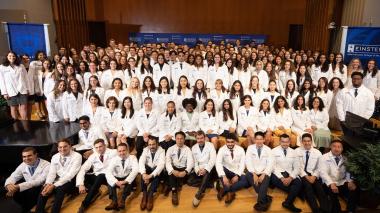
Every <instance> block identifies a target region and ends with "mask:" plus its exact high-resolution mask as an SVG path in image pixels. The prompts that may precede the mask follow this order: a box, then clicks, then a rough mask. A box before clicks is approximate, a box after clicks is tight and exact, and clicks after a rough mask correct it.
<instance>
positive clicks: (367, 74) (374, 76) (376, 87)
mask: <svg viewBox="0 0 380 213" xmlns="http://www.w3.org/2000/svg"><path fill="white" fill-rule="evenodd" d="M363 75H364V78H363V84H364V86H366V87H367V88H368V89H369V90H371V91H372V93H373V95H374V96H375V100H379V98H380V72H379V70H378V67H377V65H376V60H375V59H370V60H368V62H367V67H366V68H365V69H364V71H363Z"/></svg>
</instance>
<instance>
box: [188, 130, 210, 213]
mask: <svg viewBox="0 0 380 213" xmlns="http://www.w3.org/2000/svg"><path fill="white" fill-rule="evenodd" d="M196 139H197V143H196V144H195V145H194V146H193V147H192V148H191V152H192V153H193V158H194V171H193V172H192V173H191V174H190V176H189V179H188V184H189V185H191V186H198V187H199V188H198V191H197V193H196V194H195V197H194V199H193V206H194V207H197V206H199V203H200V201H201V199H202V197H203V194H204V192H205V190H206V187H208V186H212V179H213V176H215V169H214V166H215V160H216V151H215V148H214V145H213V144H212V143H210V142H206V134H205V133H204V132H203V131H202V130H200V131H198V132H197V135H196Z"/></svg>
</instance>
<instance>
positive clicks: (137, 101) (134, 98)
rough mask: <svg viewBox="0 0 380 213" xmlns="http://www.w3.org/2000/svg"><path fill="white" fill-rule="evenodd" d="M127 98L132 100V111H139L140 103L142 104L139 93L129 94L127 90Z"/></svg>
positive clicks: (129, 91)
mask: <svg viewBox="0 0 380 213" xmlns="http://www.w3.org/2000/svg"><path fill="white" fill-rule="evenodd" d="M127 96H129V97H131V98H132V101H133V109H134V110H135V111H138V110H140V109H141V107H142V103H143V99H142V96H141V92H140V91H139V92H135V93H133V92H131V90H128V89H127Z"/></svg>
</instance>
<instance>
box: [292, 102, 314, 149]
mask: <svg viewBox="0 0 380 213" xmlns="http://www.w3.org/2000/svg"><path fill="white" fill-rule="evenodd" d="M291 113H292V119H293V125H292V132H293V133H295V134H297V146H301V135H302V134H303V133H304V132H308V133H310V134H313V129H312V128H311V120H310V111H309V108H308V106H307V105H306V103H305V98H304V97H303V96H302V95H298V96H297V98H296V99H295V102H294V106H293V107H292V109H291ZM313 147H315V144H313Z"/></svg>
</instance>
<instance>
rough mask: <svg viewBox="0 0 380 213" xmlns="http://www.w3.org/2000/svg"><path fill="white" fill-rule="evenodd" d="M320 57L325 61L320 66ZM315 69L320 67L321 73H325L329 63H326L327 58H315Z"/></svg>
mask: <svg viewBox="0 0 380 213" xmlns="http://www.w3.org/2000/svg"><path fill="white" fill-rule="evenodd" d="M321 56H325V58H326V61H325V62H324V63H323V64H322V62H321ZM315 64H316V65H317V67H319V66H321V72H327V71H329V63H328V61H327V57H326V55H325V54H320V55H319V56H318V58H317V63H315Z"/></svg>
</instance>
